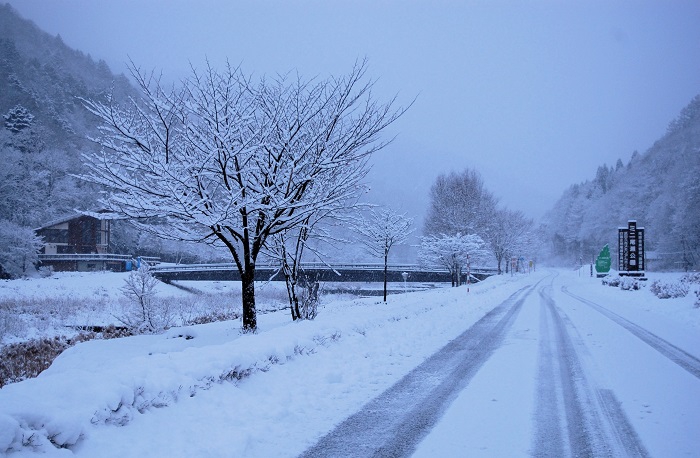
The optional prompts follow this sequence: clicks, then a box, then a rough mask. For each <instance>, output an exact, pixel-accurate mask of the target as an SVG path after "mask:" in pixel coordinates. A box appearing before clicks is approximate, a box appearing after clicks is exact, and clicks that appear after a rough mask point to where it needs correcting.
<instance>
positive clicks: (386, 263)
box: [384, 250, 389, 302]
mask: <svg viewBox="0 0 700 458" xmlns="http://www.w3.org/2000/svg"><path fill="white" fill-rule="evenodd" d="M388 265H389V250H385V251H384V302H386V277H387V270H388V268H389V267H388Z"/></svg>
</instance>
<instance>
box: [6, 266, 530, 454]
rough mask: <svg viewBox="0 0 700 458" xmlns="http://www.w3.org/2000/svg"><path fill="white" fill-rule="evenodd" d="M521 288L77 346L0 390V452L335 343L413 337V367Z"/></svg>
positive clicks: (82, 436) (367, 303)
mask: <svg viewBox="0 0 700 458" xmlns="http://www.w3.org/2000/svg"><path fill="white" fill-rule="evenodd" d="M527 280H528V278H527V277H512V278H511V277H500V278H493V279H492V280H490V281H487V282H484V283H482V284H480V285H477V286H474V287H473V288H472V293H471V294H470V295H467V293H466V290H465V289H464V288H455V289H442V290H435V291H428V292H419V293H411V294H406V295H396V296H392V297H390V300H389V303H388V304H387V305H383V304H381V303H380V302H379V301H378V300H376V299H371V298H370V299H357V300H352V301H343V302H337V303H332V304H328V305H326V307H325V308H324V310H323V313H322V314H321V315H320V316H319V317H318V319H317V320H315V321H309V322H301V323H290V322H289V317H288V314H287V313H286V312H284V311H283V312H278V313H272V314H269V315H265V316H264V317H263V318H262V319H261V326H260V327H261V330H260V332H259V333H258V334H257V335H239V327H240V324H239V323H237V322H235V323H234V322H222V323H213V324H208V325H199V326H191V327H187V328H173V329H171V330H170V331H169V332H168V333H166V334H164V335H156V336H137V337H131V338H125V339H116V340H109V341H91V342H86V343H83V344H79V345H77V346H76V347H73V348H71V349H69V350H67V351H66V352H65V353H64V354H62V355H61V356H59V358H57V360H56V361H55V362H54V364H53V365H52V366H51V367H50V368H49V369H48V370H47V371H45V372H44V373H42V374H41V375H40V376H39V377H37V378H36V379H32V380H26V381H24V382H20V383H15V384H10V385H7V386H5V387H4V388H2V389H1V390H0V406H1V407H0V431H2V434H1V435H0V451H2V452H9V451H12V450H21V449H25V450H27V449H31V450H37V451H51V450H56V449H57V448H62V447H63V448H65V447H72V446H74V445H75V444H77V443H79V442H81V441H85V440H87V438H88V437H89V436H90V433H91V431H92V430H93V429H94V428H95V427H96V426H98V425H126V424H128V423H129V422H130V421H131V420H132V419H133V418H134V417H135V416H137V415H138V414H139V413H143V412H147V411H149V410H152V409H153V408H157V407H165V406H168V405H172V404H174V403H176V402H177V401H178V400H179V399H181V398H183V397H191V396H195V395H196V394H197V393H198V392H200V391H202V390H206V389H209V388H211V386H212V385H213V384H217V383H221V382H224V381H230V380H240V379H242V378H244V377H248V376H255V377H258V376H263V375H259V374H258V373H260V372H266V371H268V370H269V369H270V368H271V367H272V366H274V365H278V364H285V363H286V362H289V361H298V360H300V359H303V358H301V356H302V355H309V354H313V353H316V352H319V351H321V350H322V349H323V348H325V347H330V346H333V345H334V344H335V343H337V341H341V340H343V341H358V340H359V341H360V342H356V344H358V343H359V344H360V345H363V346H364V345H367V344H369V342H368V340H369V339H367V336H368V335H374V338H377V337H380V338H381V339H382V340H384V339H386V338H389V340H390V341H391V340H393V341H395V342H400V341H401V340H402V339H406V337H407V336H410V339H419V341H420V342H421V343H422V344H423V345H422V346H420V349H419V351H414V350H412V351H409V352H407V353H408V354H409V355H410V356H411V360H412V361H415V363H417V362H420V361H419V359H420V358H423V357H425V356H427V355H429V354H430V353H431V352H432V351H434V350H435V349H436V348H438V347H439V346H440V345H442V344H444V343H445V342H446V341H448V340H449V339H450V338H451V337H453V336H454V335H456V334H457V333H458V332H459V331H460V330H463V329H464V328H465V327H467V326H468V325H469V323H470V322H473V321H475V320H476V319H477V318H478V317H480V316H481V315H483V314H484V313H485V312H486V311H487V310H488V309H489V307H492V306H493V305H495V304H497V303H498V302H499V301H500V300H502V298H504V297H507V295H508V294H510V293H511V292H512V291H514V290H515V289H517V288H518V287H519V285H521V283H522V282H524V281H527ZM487 293H488V294H487ZM428 313H430V316H429V317H428V316H427V314H428ZM411 342H412V345H410V346H411V347H413V346H416V344H415V342H413V341H411ZM376 345H378V344H375V345H372V344H369V347H368V348H375V347H376ZM356 351H357V350H356ZM312 359H313V358H309V360H312ZM399 359H405V358H399ZM416 359H418V361H416ZM415 363H414V364H415ZM267 376H270V374H267V375H264V376H263V377H267ZM386 383H389V382H388V381H387V382H386Z"/></svg>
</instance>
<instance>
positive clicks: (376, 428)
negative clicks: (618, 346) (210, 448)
mask: <svg viewBox="0 0 700 458" xmlns="http://www.w3.org/2000/svg"><path fill="white" fill-rule="evenodd" d="M534 288H535V286H529V287H525V288H522V289H520V290H519V291H517V292H516V293H514V294H513V295H512V296H511V297H510V298H508V299H507V300H506V301H504V302H503V303H501V304H500V305H498V306H497V307H495V308H494V309H493V310H492V311H491V312H489V313H488V314H486V315H485V316H484V317H483V318H482V319H481V320H479V321H478V322H477V323H475V324H474V325H473V326H472V327H470V328H469V329H468V330H466V331H465V332H464V333H462V334H461V335H460V336H459V337H457V338H456V339H454V340H453V341H452V342H450V343H449V344H447V345H446V346H445V347H443V348H442V349H441V350H439V351H438V352H436V353H435V354H433V355H432V356H431V357H430V358H428V359H427V360H426V361H425V362H423V363H422V364H421V365H419V366H418V367H416V368H415V369H414V370H412V371H411V372H409V373H408V374H407V375H406V376H404V377H403V378H402V379H401V380H399V381H398V382H397V383H396V384H395V385H394V386H392V387H391V388H389V389H388V390H386V391H385V392H384V393H382V394H381V395H380V396H378V397H377V398H375V399H373V400H372V401H370V402H369V403H367V404H366V405H365V406H364V407H363V408H362V409H361V410H360V411H359V412H357V413H355V414H354V415H352V416H350V417H349V418H347V419H346V420H345V421H343V422H342V423H341V424H339V425H338V426H337V427H336V428H335V429H333V430H332V431H331V432H329V433H328V434H327V435H326V436H324V437H322V438H321V439H320V440H319V441H318V442H317V443H316V445H314V446H313V447H311V448H310V449H308V450H307V451H306V452H305V453H304V454H303V455H302V456H303V457H319V456H353V457H364V456H392V457H401V456H409V455H410V454H411V453H412V452H413V450H414V449H415V447H416V445H417V444H418V443H419V441H420V440H421V439H422V438H423V437H424V436H425V435H426V434H427V433H428V432H429V431H430V429H431V428H432V427H433V426H434V424H435V423H436V422H437V421H438V420H439V419H440V417H441V416H442V414H443V412H444V411H445V409H446V408H447V407H448V406H449V405H450V403H451V402H452V401H453V400H454V399H455V397H456V396H457V395H458V394H459V393H460V392H461V391H462V390H463V389H464V387H465V386H466V385H467V384H468V383H469V381H470V380H471V379H472V378H473V377H474V375H475V374H476V373H477V372H478V371H479V369H480V368H481V366H482V365H483V364H484V363H485V362H486V361H487V360H488V359H489V358H490V357H491V355H492V354H493V353H494V351H496V350H497V349H498V348H499V347H500V346H501V344H502V343H503V339H504V337H505V335H506V334H507V333H508V331H509V330H510V328H511V326H512V325H513V322H514V321H515V319H516V318H517V315H518V313H519V312H520V309H521V308H522V305H523V302H524V301H525V299H526V298H527V296H528V295H529V294H530V293H531V292H532V290H533V289H534Z"/></svg>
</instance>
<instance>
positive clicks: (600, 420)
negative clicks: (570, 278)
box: [533, 284, 648, 457]
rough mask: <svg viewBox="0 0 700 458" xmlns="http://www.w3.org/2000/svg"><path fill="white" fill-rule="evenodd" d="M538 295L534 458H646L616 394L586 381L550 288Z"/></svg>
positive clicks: (564, 319)
mask: <svg viewBox="0 0 700 458" xmlns="http://www.w3.org/2000/svg"><path fill="white" fill-rule="evenodd" d="M539 294H540V298H541V303H540V304H541V308H540V311H541V314H542V315H541V318H540V320H541V321H540V323H541V324H540V326H541V336H542V339H541V341H540V342H541V343H540V370H539V373H538V391H537V407H536V411H535V415H536V417H535V418H536V428H535V431H536V432H535V440H534V451H533V455H535V456H538V457H539V456H542V457H549V456H631V457H646V456H648V453H647V451H646V449H645V447H644V445H643V444H642V443H641V440H640V439H639V436H638V435H637V433H636V431H635V430H634V428H633V427H632V425H631V424H630V422H629V420H628V419H627V416H626V415H625V413H624V411H623V410H622V408H621V406H620V403H619V401H618V400H617V398H616V397H615V394H614V393H613V392H612V391H611V390H608V389H601V388H597V387H595V386H594V385H593V384H592V382H591V381H589V380H588V379H587V377H586V373H585V370H584V368H583V366H582V364H581V362H580V360H579V357H578V355H577V353H576V348H575V346H574V342H573V341H572V339H571V336H570V335H569V333H568V331H567V329H566V326H567V325H566V321H568V318H566V316H562V315H561V314H560V311H558V310H557V306H556V304H555V303H554V301H553V300H552V298H551V284H550V285H548V286H545V287H542V288H540V290H539ZM572 326H573V325H572ZM562 415H563V418H562ZM567 442H568V447H566V446H565V445H566V443H567Z"/></svg>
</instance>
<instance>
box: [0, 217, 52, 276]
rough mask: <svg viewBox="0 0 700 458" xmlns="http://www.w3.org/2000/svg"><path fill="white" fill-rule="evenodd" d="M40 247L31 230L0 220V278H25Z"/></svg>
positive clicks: (40, 244) (35, 260) (40, 243)
mask: <svg viewBox="0 0 700 458" xmlns="http://www.w3.org/2000/svg"><path fill="white" fill-rule="evenodd" d="M41 247H42V241H41V238H39V237H37V236H36V234H35V233H34V230H33V229H31V228H28V227H24V226H21V225H18V224H15V223H13V222H11V221H7V220H0V278H2V277H4V276H9V277H22V276H25V275H26V274H27V273H28V272H29V271H30V270H32V269H33V268H34V264H35V263H36V262H37V261H38V259H39V258H38V256H37V253H38V252H39V249H41Z"/></svg>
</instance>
